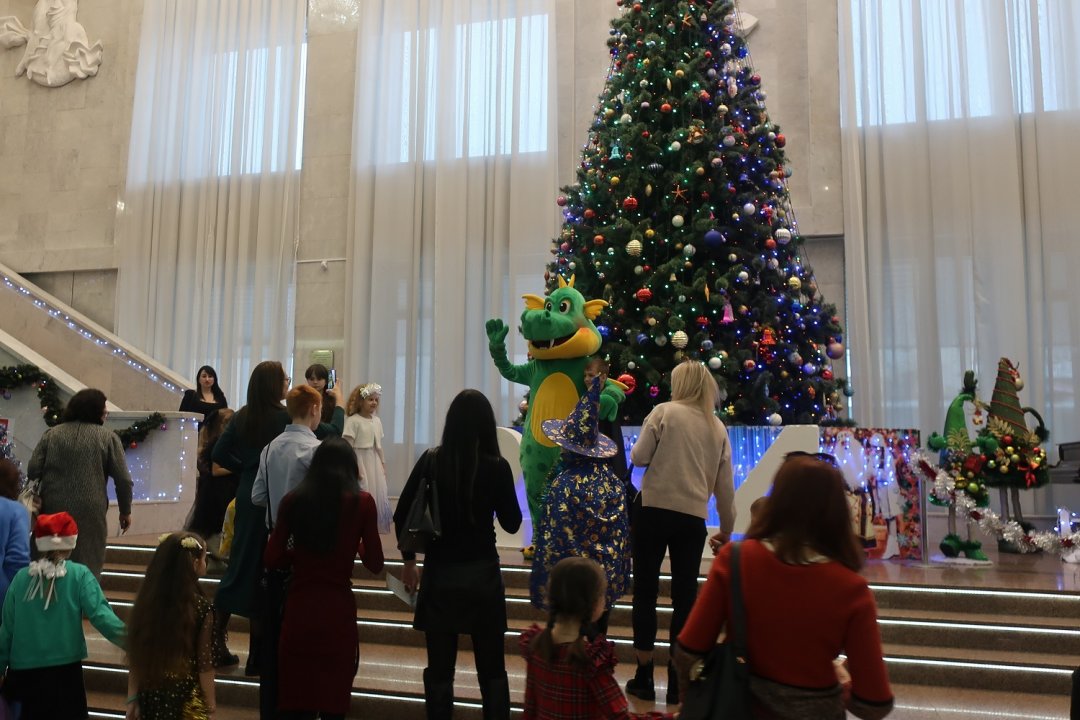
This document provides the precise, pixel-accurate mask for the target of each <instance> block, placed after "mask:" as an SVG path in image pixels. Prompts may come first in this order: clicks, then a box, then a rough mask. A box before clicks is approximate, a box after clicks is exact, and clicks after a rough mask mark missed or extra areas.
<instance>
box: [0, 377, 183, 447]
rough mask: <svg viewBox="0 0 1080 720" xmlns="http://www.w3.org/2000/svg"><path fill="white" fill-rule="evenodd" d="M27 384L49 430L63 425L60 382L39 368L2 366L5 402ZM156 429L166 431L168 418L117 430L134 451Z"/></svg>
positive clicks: (0, 380)
mask: <svg viewBox="0 0 1080 720" xmlns="http://www.w3.org/2000/svg"><path fill="white" fill-rule="evenodd" d="M26 385H32V386H33V387H34V388H35V389H36V390H37V395H38V402H39V403H41V415H42V419H44V420H45V424H46V425H48V426H49V427H53V426H55V425H59V424H60V418H61V416H63V414H64V405H63V403H61V402H60V393H59V392H58V391H57V389H56V382H55V381H54V380H53V379H52V378H51V377H49V376H48V375H46V374H45V373H44V372H42V370H41V368H39V367H38V366H36V365H14V366H8V367H0V392H2V393H3V396H4V399H5V400H8V399H10V398H11V391H12V390H16V389H18V388H21V387H24V386H26ZM155 428H161V429H165V416H164V415H162V414H161V413H153V414H151V415H149V416H147V417H146V418H145V419H143V420H136V421H135V422H133V423H131V425H129V426H128V427H126V428H122V429H120V430H115V431H114V432H115V433H116V434H117V435H119V436H120V441H121V442H122V443H124V446H125V447H131V448H134V447H136V446H137V444H138V443H141V442H142V441H143V440H145V439H146V436H147V435H149V434H150V431H151V430H153V429H155Z"/></svg>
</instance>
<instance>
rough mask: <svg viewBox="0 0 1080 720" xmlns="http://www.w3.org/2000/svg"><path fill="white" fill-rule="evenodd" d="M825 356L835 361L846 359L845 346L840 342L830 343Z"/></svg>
mask: <svg viewBox="0 0 1080 720" xmlns="http://www.w3.org/2000/svg"><path fill="white" fill-rule="evenodd" d="M825 354H827V355H828V356H829V357H830V358H831V359H833V360H839V359H840V358H842V357H844V344H843V343H840V342H831V343H829V347H828V348H827V349H826V350H825Z"/></svg>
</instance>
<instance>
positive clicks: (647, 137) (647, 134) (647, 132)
mask: <svg viewBox="0 0 1080 720" xmlns="http://www.w3.org/2000/svg"><path fill="white" fill-rule="evenodd" d="M641 137H643V138H645V139H646V140H648V139H649V131H648V130H644V131H642V133H641Z"/></svg>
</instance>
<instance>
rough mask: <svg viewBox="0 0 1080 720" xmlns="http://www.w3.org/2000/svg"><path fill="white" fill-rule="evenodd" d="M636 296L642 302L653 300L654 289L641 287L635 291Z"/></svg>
mask: <svg viewBox="0 0 1080 720" xmlns="http://www.w3.org/2000/svg"><path fill="white" fill-rule="evenodd" d="M634 297H636V298H637V300H638V302H640V303H647V302H649V301H650V300H652V290H650V289H649V288H641V289H640V290H638V291H637V292H636V293H634Z"/></svg>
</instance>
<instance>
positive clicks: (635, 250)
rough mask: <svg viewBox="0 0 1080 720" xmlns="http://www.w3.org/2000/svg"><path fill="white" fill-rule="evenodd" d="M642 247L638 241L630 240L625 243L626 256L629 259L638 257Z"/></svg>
mask: <svg viewBox="0 0 1080 720" xmlns="http://www.w3.org/2000/svg"><path fill="white" fill-rule="evenodd" d="M641 250H642V245H641V241H640V240H631V241H630V242H628V243H626V254H627V255H630V256H631V257H638V256H639V255H641Z"/></svg>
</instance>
